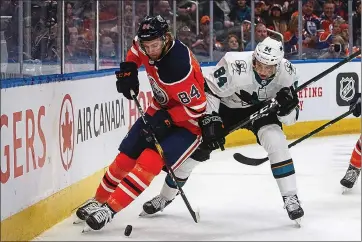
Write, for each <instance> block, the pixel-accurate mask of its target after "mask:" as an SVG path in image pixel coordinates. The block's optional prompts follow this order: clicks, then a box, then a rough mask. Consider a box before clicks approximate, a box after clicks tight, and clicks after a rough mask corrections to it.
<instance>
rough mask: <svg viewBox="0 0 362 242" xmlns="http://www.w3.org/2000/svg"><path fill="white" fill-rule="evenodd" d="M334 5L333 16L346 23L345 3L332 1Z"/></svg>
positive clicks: (346, 11) (338, 0) (346, 7)
mask: <svg viewBox="0 0 362 242" xmlns="http://www.w3.org/2000/svg"><path fill="white" fill-rule="evenodd" d="M333 2H334V4H335V14H337V15H339V16H341V17H342V18H343V19H344V20H345V21H348V6H347V1H346V0H344V1H340V0H333Z"/></svg>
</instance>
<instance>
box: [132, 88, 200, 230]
mask: <svg viewBox="0 0 362 242" xmlns="http://www.w3.org/2000/svg"><path fill="white" fill-rule="evenodd" d="M131 96H132V99H133V101H134V102H135V103H136V106H137V108H138V111H139V112H140V114H141V117H142V120H143V122H144V123H145V124H146V125H148V127H149V129H150V132H151V135H152V139H153V142H154V143H155V146H156V149H157V152H158V154H159V155H160V156H161V158H162V159H163V161H164V163H165V166H166V168H167V170H168V173H169V174H170V176H171V178H172V180H173V182H174V183H175V184H176V186H177V189H178V190H179V192H180V194H181V197H182V199H183V200H184V202H185V204H186V207H187V209H188V210H189V212H190V214H191V216H192V218H193V219H194V221H195V223H198V222H199V221H200V214H199V212H195V211H194V210H193V209H192V207H191V205H190V203H189V201H188V200H187V198H186V195H185V193H184V191H183V190H182V188H181V186H180V185H179V184H178V182H177V180H176V176H175V173H174V172H173V170H172V168H171V167H170V166H169V165H168V164H167V162H166V157H165V156H164V153H163V149H162V147H161V145H160V143H159V142H158V140H157V138H156V135H155V133H154V132H153V131H152V130H153V129H152V127H151V125H150V124H149V123H148V122H147V120H146V118H145V113H144V111H143V109H142V107H141V105H140V103H139V102H138V100H137V97H136V95H135V93H134V91H133V90H131Z"/></svg>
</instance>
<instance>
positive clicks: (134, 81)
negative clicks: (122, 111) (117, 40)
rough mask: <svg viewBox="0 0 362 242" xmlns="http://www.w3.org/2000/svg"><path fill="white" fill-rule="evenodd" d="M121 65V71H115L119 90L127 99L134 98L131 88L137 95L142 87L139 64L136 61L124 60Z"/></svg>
mask: <svg viewBox="0 0 362 242" xmlns="http://www.w3.org/2000/svg"><path fill="white" fill-rule="evenodd" d="M119 67H120V68H119V71H116V72H115V74H116V77H117V82H116V86H117V91H118V92H119V93H122V94H123V96H125V97H126V98H127V99H129V100H132V96H131V89H132V90H133V91H134V93H135V94H136V96H137V95H138V93H139V88H140V82H139V80H138V69H137V64H136V63H134V62H122V63H121V64H120V65H119Z"/></svg>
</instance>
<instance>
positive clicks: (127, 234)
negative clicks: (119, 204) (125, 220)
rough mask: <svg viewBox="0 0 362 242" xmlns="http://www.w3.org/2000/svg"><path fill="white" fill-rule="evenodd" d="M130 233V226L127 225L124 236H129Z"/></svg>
mask: <svg viewBox="0 0 362 242" xmlns="http://www.w3.org/2000/svg"><path fill="white" fill-rule="evenodd" d="M131 233H132V225H127V227H126V228H125V230H124V235H125V236H130V234H131Z"/></svg>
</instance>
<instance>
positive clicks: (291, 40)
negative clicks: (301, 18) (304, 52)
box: [284, 16, 298, 55]
mask: <svg viewBox="0 0 362 242" xmlns="http://www.w3.org/2000/svg"><path fill="white" fill-rule="evenodd" d="M284 52H285V54H286V55H293V54H296V53H297V52H298V16H293V17H292V18H291V20H290V21H289V25H288V30H287V31H286V32H285V33H284Z"/></svg>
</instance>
